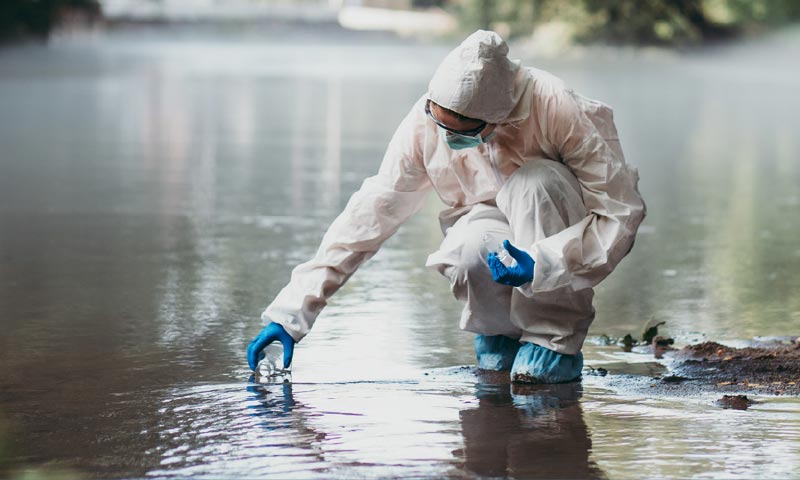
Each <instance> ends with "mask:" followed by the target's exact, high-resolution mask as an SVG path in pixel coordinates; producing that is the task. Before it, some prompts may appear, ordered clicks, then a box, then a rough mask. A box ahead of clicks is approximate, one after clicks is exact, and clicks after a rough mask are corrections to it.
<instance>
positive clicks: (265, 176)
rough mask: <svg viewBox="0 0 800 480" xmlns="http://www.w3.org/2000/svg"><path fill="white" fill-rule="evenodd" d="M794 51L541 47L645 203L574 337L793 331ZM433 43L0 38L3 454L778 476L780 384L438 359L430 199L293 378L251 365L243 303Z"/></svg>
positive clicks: (408, 97) (375, 154) (316, 474)
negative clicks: (667, 394)
mask: <svg viewBox="0 0 800 480" xmlns="http://www.w3.org/2000/svg"><path fill="white" fill-rule="evenodd" d="M798 46H800V38H799V37H798V35H797V34H796V33H793V32H788V33H784V34H781V35H778V36H773V37H770V38H768V39H765V40H760V41H756V42H752V43H751V44H747V45H740V46H734V47H726V48H720V49H717V50H714V51H708V52H701V53H690V54H685V55H682V56H672V55H648V54H644V53H639V54H632V53H625V52H622V53H617V54H609V53H608V52H606V53H604V54H602V55H591V56H588V57H585V58H578V59H571V60H570V59H561V60H541V59H540V60H532V61H531V62H532V63H534V64H536V65H537V66H539V67H541V68H545V69H548V70H550V71H552V72H553V73H555V74H557V75H559V76H561V77H562V78H564V79H565V80H567V81H568V82H569V83H570V84H571V85H573V86H574V87H575V88H576V89H577V90H579V91H581V92H583V93H584V94H586V95H588V96H591V97H595V98H598V99H601V100H603V101H606V102H607V103H610V104H611V105H613V106H614V108H615V111H616V118H617V123H618V126H619V130H620V135H621V137H622V141H623V147H624V149H625V152H626V155H627V157H628V160H629V162H630V163H633V164H635V165H637V166H638V167H639V169H640V174H641V184H640V189H641V191H642V193H643V195H644V197H645V199H646V201H647V203H648V207H649V216H648V218H647V220H646V222H645V224H644V225H643V227H642V231H641V234H640V236H639V238H638V240H637V242H636V247H635V249H634V251H633V252H632V253H631V255H630V256H629V257H628V258H627V259H626V260H625V261H624V263H623V264H622V265H621V266H620V267H619V268H618V270H617V272H615V274H614V275H612V276H611V277H610V278H609V279H608V280H607V281H606V282H604V283H603V284H602V285H601V286H600V287H599V288H598V289H597V296H596V307H597V310H598V317H597V320H596V322H595V324H594V325H593V329H592V333H593V334H603V333H605V334H611V335H623V334H625V333H628V332H634V333H637V332H639V331H640V329H641V327H642V325H643V324H644V322H646V321H648V320H663V321H666V322H667V325H666V333H668V334H670V335H672V336H675V337H676V338H678V339H679V340H681V339H683V340H687V339H691V338H698V337H699V334H704V335H707V336H708V337H710V338H714V339H722V340H726V339H727V340H732V339H736V338H748V337H750V336H753V335H784V334H789V333H794V334H797V330H798V326H800V300H798V298H800V297H798V296H797V292H798V291H799V290H800V276H798V275H797V273H796V272H797V271H799V270H800V247H798V246H797V242H796V238H798V236H800V193H798V192H799V190H798V188H797V185H798V184H800V162H798V156H799V154H800V140H798V138H797V136H796V124H797V122H796V112H797V111H798V109H800V84H798V83H797V82H796V79H797V78H798V76H797V74H798V73H799V72H798V68H797V66H796V62H793V61H790V59H792V58H793V56H792V52H794V51H796V49H797V47H798ZM449 48H450V45H444V46H441V45H427V44H416V43H413V42H408V41H402V40H399V39H393V38H390V37H384V36H363V37H362V36H358V35H353V34H346V35H345V34H342V33H336V32H326V31H323V32H316V33H313V34H309V33H308V32H305V31H302V30H301V31H296V32H295V31H288V32H287V31H280V32H278V33H275V34H272V35H270V34H266V35H231V34H230V33H228V34H225V35H222V34H209V33H207V32H206V33H195V34H185V33H180V34H178V33H164V32H161V33H155V34H153V33H152V32H151V34H150V35H149V36H142V35H140V34H138V33H137V34H129V33H116V34H108V35H104V36H101V37H99V38H94V39H78V40H62V41H58V42H55V43H53V44H51V45H49V46H38V45H31V46H18V47H9V48H4V49H2V50H0V126H1V127H0V145H1V146H2V150H1V153H0V322H1V323H2V333H1V334H0V335H1V336H0V473H2V470H3V469H24V468H33V469H39V470H41V471H44V472H55V471H68V472H73V473H74V474H76V475H78V476H81V477H85V476H96V477H126V478H131V477H186V476H207V477H214V478H217V477H219V476H223V475H224V476H236V477H247V476H249V477H259V478H264V477H275V478H285V477H293V478H300V477H304V478H330V477H352V476H359V477H369V478H384V477H390V476H406V477H408V476H452V477H478V476H502V475H510V476H524V477H531V476H541V477H597V478H601V477H609V478H641V477H643V476H649V477H653V476H675V477H699V478H706V477H725V478H752V477H792V476H796V473H795V472H797V471H798V469H800V461H798V459H799V458H800V414H798V412H800V408H799V407H800V404H798V402H797V400H796V399H762V400H763V403H760V404H757V405H756V406H754V407H752V408H751V409H750V410H748V411H746V412H736V411H730V410H722V409H719V408H717V407H715V406H713V404H712V400H714V399H713V398H705V397H702V398H697V397H695V398H690V399H657V398H637V397H630V396H625V395H623V394H620V393H614V392H609V391H607V390H604V389H603V388H600V386H598V384H597V382H593V381H592V379H591V378H589V379H587V380H586V381H584V384H583V385H568V386H550V387H540V388H528V389H524V388H518V387H512V386H510V385H508V384H507V383H503V382H499V383H498V382H491V381H484V380H481V379H475V378H474V377H472V376H470V375H468V374H465V373H459V371H458V369H456V370H451V369H450V367H454V366H458V365H466V364H472V363H474V357H473V352H472V346H471V342H472V338H471V336H470V335H468V334H465V333H463V332H459V331H458V328H457V323H458V320H457V319H458V318H459V312H460V306H459V304H458V303H457V302H456V301H455V300H453V299H452V298H451V297H450V293H449V291H448V288H447V285H446V282H445V281H443V280H442V279H441V278H439V277H438V275H437V274H435V273H433V272H431V271H428V270H426V269H425V268H424V267H423V264H424V261H425V258H426V256H427V255H428V254H429V253H430V252H432V251H434V250H435V249H436V248H437V246H438V243H439V242H440V240H441V233H440V232H439V230H438V226H437V223H436V221H435V217H436V214H437V212H438V211H439V210H440V209H441V208H442V207H443V206H442V204H441V203H440V202H439V201H438V200H437V199H436V198H433V197H432V198H431V199H430V202H429V203H428V204H427V205H426V207H425V208H424V209H423V211H422V212H421V213H420V214H419V215H417V216H416V217H415V218H414V219H412V220H411V221H410V222H409V223H408V224H407V225H405V226H404V227H403V228H402V229H401V230H400V232H399V233H398V234H397V235H396V236H395V237H393V238H392V239H390V240H389V241H388V242H387V244H386V245H385V247H384V248H383V249H382V250H381V252H380V253H379V254H378V255H377V256H376V257H375V258H374V259H372V260H371V261H370V262H369V263H368V264H367V265H365V266H364V267H363V268H362V269H361V270H360V271H359V272H358V273H357V274H356V275H355V276H354V277H353V278H352V279H351V281H350V282H349V283H348V284H347V285H346V286H345V287H344V288H343V289H342V291H341V292H339V294H337V296H336V297H335V298H334V301H333V302H332V303H331V305H330V306H329V307H328V308H327V309H326V310H325V312H324V313H323V315H322V316H321V317H320V319H319V321H318V323H317V325H316V326H315V329H314V331H313V332H312V334H311V335H309V336H308V337H307V338H306V339H305V340H304V341H303V342H302V343H301V344H300V345H299V346H298V348H297V350H296V355H295V368H294V383H293V384H291V385H270V386H258V385H255V384H252V383H249V382H248V377H249V371H248V369H247V366H246V363H245V359H244V348H245V346H246V344H247V343H248V342H249V340H250V338H251V337H252V336H253V335H254V334H255V333H256V332H257V331H258V329H259V328H260V321H259V318H258V316H259V314H260V312H261V310H262V309H263V308H264V306H266V304H267V303H268V302H269V301H270V300H271V298H272V297H273V296H274V295H275V294H277V292H278V291H279V289H280V288H281V287H282V286H283V285H284V284H285V282H286V281H287V279H288V275H289V272H290V271H291V269H292V268H293V266H294V265H296V264H297V263H299V262H301V261H303V260H305V259H307V258H309V257H310V256H311V255H312V254H313V252H314V251H315V249H316V247H317V245H318V243H319V240H320V238H321V236H322V234H323V233H324V230H325V228H326V226H327V225H328V224H329V223H330V222H331V221H332V220H333V218H334V217H335V215H336V214H337V213H338V212H339V211H340V210H341V208H342V207H343V206H344V204H345V203H346V201H347V199H348V198H349V195H350V194H351V193H352V192H353V191H354V190H355V189H357V188H358V185H359V184H360V182H361V181H362V180H363V178H364V177H365V176H367V175H370V174H372V173H373V172H375V171H376V169H377V166H378V164H379V162H380V159H381V156H382V154H383V150H384V148H385V146H386V143H387V142H388V139H389V138H390V136H391V134H392V132H393V130H394V128H395V127H396V125H397V124H398V122H399V121H400V119H401V118H402V117H403V116H404V115H405V113H406V112H407V110H408V108H410V106H411V105H412V103H413V102H414V100H415V99H416V98H418V97H419V95H421V94H422V93H423V92H424V91H425V86H426V84H427V80H428V78H429V77H430V75H431V74H432V72H433V70H434V68H435V66H436V65H437V63H438V62H439V61H440V60H441V58H442V57H443V56H444V54H445V53H446V52H447V51H448V49H449ZM523 53H524V52H518V53H517V55H522V54H523ZM514 54H515V51H514V50H512V55H514ZM618 355H619V354H618V353H617V352H616V350H615V349H614V348H613V347H595V346H591V345H589V346H587V349H586V356H587V363H593V362H594V363H598V364H599V362H602V361H606V360H608V359H609V358H616V356H618ZM626 360H631V359H630V358H627V359H626ZM426 374H427V375H426Z"/></svg>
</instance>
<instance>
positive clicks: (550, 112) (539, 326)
mask: <svg viewBox="0 0 800 480" xmlns="http://www.w3.org/2000/svg"><path fill="white" fill-rule="evenodd" d="M507 53H508V47H507V45H506V43H505V42H504V41H503V40H502V39H501V38H500V36H498V35H497V34H496V33H494V32H487V31H477V32H475V33H474V34H472V35H471V36H469V37H468V38H467V39H466V40H464V42H463V43H462V44H461V45H460V46H458V47H457V48H456V49H454V50H453V51H452V52H451V53H450V54H448V56H447V57H446V58H445V60H444V61H443V62H442V64H441V65H440V66H439V67H438V69H437V71H436V73H435V74H434V76H433V78H432V80H431V82H430V85H429V91H428V93H427V94H426V95H424V96H423V97H422V98H420V99H419V100H418V101H417V102H416V104H415V105H414V106H413V108H412V109H411V111H410V112H409V113H408V115H407V116H406V117H405V118H404V119H403V121H402V122H401V123H400V126H399V127H398V128H397V131H396V132H395V134H394V136H393V137H392V140H391V141H390V143H389V146H388V148H387V150H386V153H385V155H384V158H383V162H382V163H381V166H380V169H379V171H378V173H377V175H375V176H372V177H369V178H367V179H366V180H365V181H364V183H363V184H362V186H361V188H360V189H359V190H358V191H357V192H356V193H354V194H353V196H352V197H351V198H350V200H349V202H348V203H347V206H346V207H345V209H344V211H343V212H342V213H341V214H340V215H339V216H338V217H337V218H336V220H334V222H333V223H332V224H331V226H330V227H329V228H328V231H327V233H326V234H325V236H324V237H323V239H322V243H321V245H320V247H319V249H318V251H317V253H316V255H315V256H314V258H312V259H311V260H309V261H308V262H306V263H303V264H301V265H299V266H297V267H296V268H295V269H294V270H293V272H292V276H291V280H290V282H289V284H288V285H286V287H284V288H283V289H282V290H281V292H280V293H279V294H278V296H277V297H276V298H275V299H274V301H273V302H272V304H270V305H269V307H267V309H266V310H265V311H264V313H263V314H262V319H263V320H264V321H265V323H268V322H269V321H274V322H276V323H279V324H281V325H282V326H283V327H284V328H285V329H286V331H287V332H288V333H289V334H290V335H291V336H292V337H293V338H294V339H295V340H297V341H299V340H301V339H302V338H303V337H304V336H305V335H306V334H307V333H308V332H309V330H310V329H311V327H312V325H313V324H314V321H315V320H316V318H317V316H318V315H319V313H320V311H321V310H322V309H323V307H325V305H326V303H327V301H328V299H329V298H330V297H331V295H333V294H334V293H335V292H336V291H337V290H338V289H339V288H340V287H341V286H342V285H343V284H344V283H345V282H346V281H347V279H348V278H349V277H350V276H351V275H352V274H353V273H354V272H355V271H356V269H357V268H358V267H359V266H360V265H361V264H362V263H364V262H365V261H366V260H368V259H369V258H371V257H372V256H373V255H375V253H376V252H377V251H378V249H379V248H380V246H381V244H382V243H383V242H384V241H385V240H386V239H388V238H389V237H390V236H391V235H393V234H394V233H395V232H396V231H397V229H398V228H399V227H400V225H401V224H402V223H403V222H404V221H406V220H407V219H408V218H409V217H411V216H412V215H413V214H414V213H415V212H417V211H418V210H419V209H420V208H421V206H422V204H423V201H424V198H425V196H426V194H427V193H428V192H429V191H430V190H431V189H433V190H435V191H436V193H437V194H438V195H439V197H440V198H441V200H442V201H443V202H444V203H446V204H447V205H449V206H450V208H449V209H447V210H445V211H443V212H442V213H441V214H440V223H441V225H442V229H443V232H444V233H445V239H444V241H443V242H442V245H441V247H440V249H439V251H437V252H435V253H433V254H432V255H431V256H430V257H429V258H428V262H427V265H428V266H431V267H433V268H435V269H437V270H438V271H439V272H441V273H442V274H444V275H445V276H446V277H447V278H449V279H450V284H451V288H452V290H453V293H454V294H455V296H456V297H457V298H459V299H461V300H463V301H465V306H464V311H463V314H462V318H461V328H463V329H465V330H468V331H472V332H475V333H480V334H484V335H500V334H502V335H506V336H510V337H512V338H519V339H520V341H523V342H531V343H535V344H538V345H540V346H543V347H546V348H549V349H551V350H554V351H556V352H559V353H566V354H575V353H577V352H578V351H579V350H580V348H581V346H582V344H583V340H584V339H585V337H586V332H587V330H588V327H589V324H590V323H591V322H592V320H593V319H594V309H593V307H592V296H593V291H592V287H594V286H595V285H596V284H597V283H598V282H600V281H601V280H603V279H604V278H605V277H606V276H607V275H608V274H609V273H611V271H612V270H613V269H614V267H616V265H617V264H618V263H619V262H620V260H622V258H623V257H624V256H625V255H626V254H627V253H628V252H629V251H630V249H631V247H632V245H633V241H634V237H635V234H636V231H637V229H638V227H639V224H640V223H641V221H642V219H643V218H644V216H645V210H646V209H645V205H644V202H643V200H642V198H641V195H640V194H639V192H638V187H637V183H638V173H637V171H636V169H634V168H632V167H629V166H627V165H626V163H625V160H624V157H623V154H622V149H621V147H620V142H619V139H618V138H617V131H616V128H615V126H614V122H613V118H612V111H611V109H610V108H609V107H608V106H606V105H604V104H602V103H600V102H597V101H594V100H590V99H587V98H585V97H583V96H581V95H579V94H577V93H576V92H574V91H572V90H571V89H570V88H568V87H567V86H566V85H565V84H564V82H563V81H561V80H560V79H558V78H556V77H555V76H553V75H551V74H549V73H547V72H544V71H542V70H538V69H534V68H525V67H521V66H520V63H519V61H510V60H509V59H508V58H507ZM428 98H430V99H431V100H432V101H434V102H436V103H437V104H439V105H441V106H442V107H445V108H447V109H450V110H453V111H455V112H458V113H460V114H462V115H465V116H467V117H471V118H477V119H481V120H485V121H487V122H489V123H494V124H497V127H496V130H495V131H496V132H497V133H496V136H495V137H494V139H492V140H491V141H490V142H489V143H487V144H483V145H480V146H478V147H476V148H468V149H463V150H453V149H451V148H449V147H448V145H447V144H446V143H445V141H444V139H443V138H442V137H441V135H440V134H439V132H438V127H437V126H436V125H435V124H434V122H433V121H431V119H430V118H428V117H427V116H426V114H425V111H424V105H425V101H426V99H428ZM486 231H492V232H495V233H496V234H497V235H498V236H499V238H508V239H509V240H511V242H512V243H514V244H515V245H516V246H517V247H519V248H522V249H524V250H526V251H527V252H528V253H529V254H530V255H531V257H532V258H533V259H534V260H535V262H536V264H535V268H534V277H533V281H532V282H529V283H527V284H525V285H523V286H521V287H516V288H514V287H510V286H506V285H501V284H498V283H495V282H494V281H493V280H492V278H491V275H490V273H489V270H488V267H487V266H486V264H485V261H484V259H483V258H481V254H480V244H481V241H482V238H483V235H484V232H486Z"/></svg>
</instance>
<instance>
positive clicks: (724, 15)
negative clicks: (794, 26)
mask: <svg viewBox="0 0 800 480" xmlns="http://www.w3.org/2000/svg"><path fill="white" fill-rule="evenodd" d="M448 5H449V7H450V8H451V9H452V11H453V12H455V13H456V14H457V15H458V16H459V18H460V19H461V21H462V26H463V27H464V30H467V31H469V30H473V29H475V28H491V29H494V30H497V31H499V32H500V33H502V34H504V35H506V36H509V37H514V36H521V35H529V34H531V33H532V32H533V31H534V30H535V29H536V27H537V26H540V25H542V24H545V23H549V22H559V23H563V24H566V25H569V27H570V30H571V32H572V35H573V39H574V40H575V41H578V42H585V43H590V42H605V43H609V44H645V45H696V44H701V43H705V42H709V41H713V40H718V39H723V38H728V37H731V36H734V35H738V34H741V33H745V32H747V31H752V30H758V29H763V28H767V27H772V26H776V25H780V24H784V23H789V22H792V21H797V20H798V19H800V1H797V0H450V1H449V4H448Z"/></svg>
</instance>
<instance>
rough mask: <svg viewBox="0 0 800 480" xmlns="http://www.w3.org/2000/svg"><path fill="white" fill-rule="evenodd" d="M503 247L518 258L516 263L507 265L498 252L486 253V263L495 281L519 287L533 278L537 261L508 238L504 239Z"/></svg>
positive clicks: (515, 258)
mask: <svg viewBox="0 0 800 480" xmlns="http://www.w3.org/2000/svg"><path fill="white" fill-rule="evenodd" d="M503 247H505V249H506V250H507V251H508V253H509V255H511V256H512V257H513V258H514V260H516V265H512V266H510V267H509V266H506V265H505V264H504V263H503V262H502V261H501V259H500V258H498V255H497V253H498V252H489V253H488V254H487V255H486V263H487V264H488V265H489V271H491V272H492V278H493V279H494V281H495V282H497V283H502V284H503V285H511V286H513V287H519V286H521V285H525V284H526V283H528V282H530V281H531V280H533V266H534V265H535V263H536V262H534V261H533V258H531V256H530V255H528V254H527V253H526V252H524V251H522V250H520V249H518V248H517V247H515V246H514V245H512V244H511V242H509V241H508V240H504V241H503Z"/></svg>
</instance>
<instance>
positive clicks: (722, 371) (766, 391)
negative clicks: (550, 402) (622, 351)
mask: <svg viewBox="0 0 800 480" xmlns="http://www.w3.org/2000/svg"><path fill="white" fill-rule="evenodd" d="M663 356H664V359H663V360H662V361H661V362H652V363H644V364H637V365H636V366H635V369H636V370H638V371H635V372H634V371H630V367H625V366H623V365H622V364H620V365H606V366H604V368H589V370H588V372H586V373H587V376H588V377H598V378H597V379H596V380H594V379H593V380H592V383H596V384H600V385H604V386H608V387H612V388H614V389H620V390H625V391H630V392H632V393H642V394H647V395H665V396H687V395H696V394H709V393H719V394H720V395H722V398H721V399H720V405H721V406H725V407H726V408H736V409H743V408H742V407H744V408H746V406H747V405H749V403H748V402H749V401H748V400H747V399H746V398H744V399H742V398H740V397H741V396H746V395H748V394H750V395H781V396H783V395H788V396H800V339H798V338H797V337H784V338H781V339H778V340H770V341H752V342H750V345H748V346H745V347H742V348H734V347H731V346H726V345H723V344H720V343H716V342H704V343H700V344H697V345H689V346H686V347H683V348H681V349H680V350H671V351H668V352H664V353H663ZM615 367H616V368H615Z"/></svg>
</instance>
